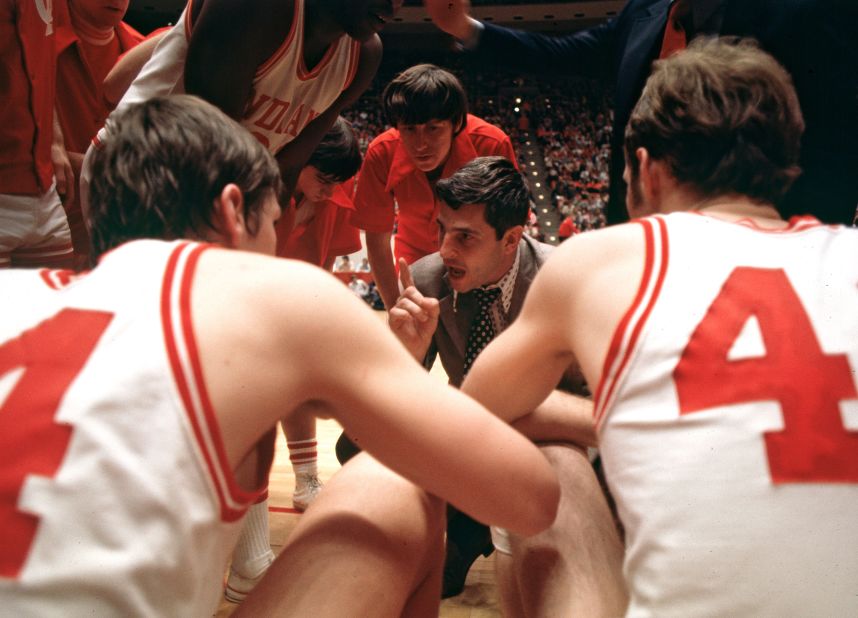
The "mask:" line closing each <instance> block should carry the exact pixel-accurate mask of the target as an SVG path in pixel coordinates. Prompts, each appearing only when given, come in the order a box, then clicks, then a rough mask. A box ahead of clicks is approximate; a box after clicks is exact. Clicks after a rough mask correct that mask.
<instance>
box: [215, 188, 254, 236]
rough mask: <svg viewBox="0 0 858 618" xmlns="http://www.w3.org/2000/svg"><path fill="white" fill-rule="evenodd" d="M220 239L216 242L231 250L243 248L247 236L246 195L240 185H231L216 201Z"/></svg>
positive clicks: (216, 220) (216, 221) (224, 189)
mask: <svg viewBox="0 0 858 618" xmlns="http://www.w3.org/2000/svg"><path fill="white" fill-rule="evenodd" d="M214 209H215V217H214V223H215V225H216V226H217V235H218V238H217V240H216V242H218V243H220V244H222V245H223V246H225V247H228V248H230V249H238V248H240V247H241V245H242V243H243V240H244V237H245V236H246V235H247V227H246V226H245V220H244V195H243V194H242V193H241V189H239V188H238V185H236V184H233V183H229V184H228V185H226V186H225V187H224V188H223V190H222V191H221V192H220V195H219V196H218V197H216V198H215V201H214Z"/></svg>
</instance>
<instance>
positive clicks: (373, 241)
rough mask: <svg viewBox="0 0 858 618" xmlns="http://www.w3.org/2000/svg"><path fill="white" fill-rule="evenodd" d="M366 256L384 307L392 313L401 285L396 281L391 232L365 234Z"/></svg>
mask: <svg viewBox="0 0 858 618" xmlns="http://www.w3.org/2000/svg"><path fill="white" fill-rule="evenodd" d="M365 239H366V255H367V257H368V258H369V263H370V266H372V272H373V276H374V277H375V285H376V287H377V288H378V293H379V295H380V296H381V300H382V301H384V307H385V308H386V309H387V310H388V311H390V309H392V308H393V307H394V306H395V305H396V300H397V299H398V298H399V284H398V283H397V281H396V267H395V266H394V265H393V249H391V247H390V232H371V231H369V230H367V231H366V233H365Z"/></svg>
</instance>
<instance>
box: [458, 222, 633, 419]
mask: <svg viewBox="0 0 858 618" xmlns="http://www.w3.org/2000/svg"><path fill="white" fill-rule="evenodd" d="M642 254H643V234H642V233H641V227H640V226H639V225H635V224H627V225H622V226H614V227H612V228H608V229H605V230H600V231H597V232H591V233H588V234H582V235H580V236H576V237H575V238H572V239H570V240H568V241H566V242H565V243H563V244H562V245H561V246H559V247H558V248H557V249H556V250H554V251H553V252H552V253H551V257H549V259H548V261H547V262H546V264H545V265H544V266H543V267H542V268H541V269H540V271H539V274H537V276H536V279H535V280H534V282H533V285H531V287H530V289H529V290H528V293H527V297H526V299H525V301H524V307H523V308H522V311H521V314H520V315H519V317H518V318H517V319H516V320H515V321H514V322H513V323H512V324H511V325H510V327H509V328H507V329H506V330H505V331H504V332H503V333H501V334H500V335H499V336H498V337H497V338H495V339H494V340H493V341H492V342H491V343H490V344H489V345H488V346H487V347H486V349H485V350H483V351H482V352H481V353H480V355H479V356H478V357H477V360H476V362H475V363H474V366H473V367H472V368H471V371H470V373H469V374H468V377H467V378H466V379H465V382H464V384H463V385H462V390H464V391H465V392H467V393H468V394H470V395H471V396H473V397H474V398H476V399H477V400H478V401H480V402H481V403H483V404H484V405H485V406H486V407H488V408H489V409H490V410H492V412H494V413H495V414H497V415H498V416H500V417H501V418H503V419H504V420H506V421H508V422H513V421H516V420H517V419H519V418H521V417H523V416H525V415H526V414H528V413H529V412H530V411H532V410H536V409H538V407H539V406H540V404H542V403H543V402H544V401H545V399H546V397H548V395H549V394H550V393H551V392H552V391H553V390H554V388H555V387H556V385H557V384H558V383H559V381H560V378H561V376H562V375H563V373H564V371H566V370H567V369H568V368H569V367H571V366H573V364H576V363H577V365H578V366H580V368H581V371H582V372H583V374H584V377H585V378H586V380H587V383H588V384H590V385H592V386H594V387H595V386H597V385H598V384H599V380H600V379H601V371H602V364H603V363H604V359H605V356H606V355H607V351H608V346H609V344H610V339H611V337H612V336H613V333H614V330H615V329H616V326H617V324H618V323H619V321H620V319H621V318H622V315H623V313H624V312H625V311H626V310H627V309H628V307H629V306H630V304H631V302H632V299H633V297H634V294H635V293H636V291H637V287H636V285H637V284H638V282H639V281H640V277H641V273H642V272H643V266H642V260H641V258H640V256H641V255H642Z"/></svg>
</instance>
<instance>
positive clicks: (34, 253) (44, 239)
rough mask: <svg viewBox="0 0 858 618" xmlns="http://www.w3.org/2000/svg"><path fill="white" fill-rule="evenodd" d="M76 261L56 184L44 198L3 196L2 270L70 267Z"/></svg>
mask: <svg viewBox="0 0 858 618" xmlns="http://www.w3.org/2000/svg"><path fill="white" fill-rule="evenodd" d="M73 258H74V250H73V249H72V241H71V231H70V230H69V223H68V219H67V218H66V212H65V210H64V209H63V205H62V202H61V201H60V196H59V194H57V189H56V183H55V184H53V185H51V188H50V189H48V190H47V191H46V192H45V193H43V194H42V195H9V194H0V268H8V267H9V266H15V267H22V268H28V267H40V266H47V267H54V268H59V267H68V266H71V264H72V261H73Z"/></svg>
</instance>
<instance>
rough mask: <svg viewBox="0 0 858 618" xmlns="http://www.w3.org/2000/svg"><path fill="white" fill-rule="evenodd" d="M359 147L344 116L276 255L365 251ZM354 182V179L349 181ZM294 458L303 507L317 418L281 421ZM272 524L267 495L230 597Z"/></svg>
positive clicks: (244, 581) (312, 485)
mask: <svg viewBox="0 0 858 618" xmlns="http://www.w3.org/2000/svg"><path fill="white" fill-rule="evenodd" d="M360 161H361V156H360V149H359V148H358V143H357V139H356V138H355V136H354V133H353V132H352V129H351V125H350V124H349V123H348V121H346V120H345V119H344V118H342V117H340V118H338V119H337V121H336V122H335V123H334V126H333V127H331V130H330V131H328V132H327V133H326V134H325V137H324V138H322V141H321V142H320V143H319V145H318V146H317V147H316V150H314V151H313V154H312V155H311V156H310V160H309V161H307V165H305V166H304V169H302V170H301V173H300V174H299V176H298V184H297V186H296V190H295V195H294V198H293V199H294V201H295V202H297V205H293V207H292V208H289V209H287V214H286V216H285V217H281V218H280V220H279V221H278V222H277V225H276V227H275V230H277V231H278V232H280V231H281V230H282V233H278V234H277V237H278V238H277V255H278V256H280V257H288V258H293V259H300V260H303V261H305V262H309V263H310V264H315V265H317V266H321V267H322V268H324V269H325V270H327V271H330V270H331V266H332V265H333V261H334V257H335V256H336V255H341V254H348V253H352V252H354V251H357V250H358V249H360V235H359V232H358V230H357V228H355V227H352V226H351V225H350V224H349V215H350V213H351V212H352V204H351V199H350V198H349V196H348V195H347V194H346V191H345V190H344V189H343V188H342V186H341V185H342V183H344V182H345V181H347V180H349V179H350V178H352V177H353V176H354V175H355V173H356V172H357V170H358V168H359V167H360ZM349 184H351V183H349ZM281 424H282V426H283V433H284V434H285V435H286V446H287V448H288V449H289V461H290V463H291V464H292V471H293V473H294V476H295V491H294V492H293V493H292V506H293V507H294V508H295V509H296V510H298V511H304V510H306V509H307V507H308V506H309V505H310V503H311V502H312V501H313V500H314V499H315V498H316V496H317V495H318V493H319V492H320V491H321V489H322V482H321V481H320V480H319V473H318V465H317V463H318V448H317V441H316V417H315V416H314V415H313V414H309V413H307V414H293V415H291V416H289V417H288V418H286V419H283V421H282V423H281ZM269 537H270V535H269V526H268V500H267V498H265V499H263V500H261V501H260V502H258V503H256V504H254V505H253V506H252V507H251V508H250V510H249V511H248V514H247V517H246V518H245V521H244V527H243V529H242V532H241V536H240V537H239V540H238V543H237V545H236V548H235V552H234V554H233V558H232V561H231V563H230V571H229V577H228V578H227V582H226V590H225V595H226V598H227V599H228V600H229V601H232V602H234V603H240V602H241V601H242V600H244V598H245V596H246V595H247V593H248V592H250V590H252V589H253V586H255V585H256V583H257V582H258V581H259V580H260V579H262V576H263V575H264V574H265V570H266V569H267V568H268V567H269V565H270V564H271V563H272V562H273V561H274V554H273V553H272V551H271V546H270V540H269Z"/></svg>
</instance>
